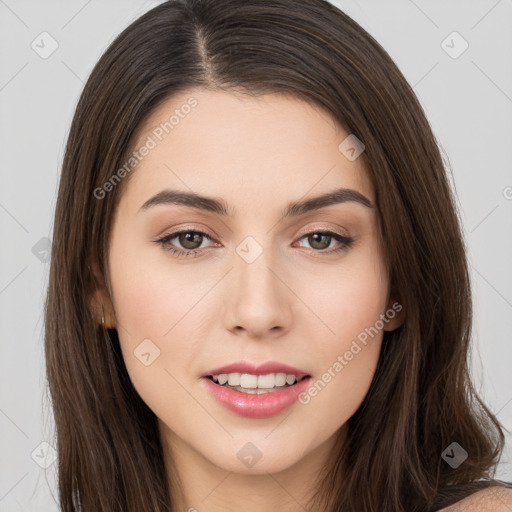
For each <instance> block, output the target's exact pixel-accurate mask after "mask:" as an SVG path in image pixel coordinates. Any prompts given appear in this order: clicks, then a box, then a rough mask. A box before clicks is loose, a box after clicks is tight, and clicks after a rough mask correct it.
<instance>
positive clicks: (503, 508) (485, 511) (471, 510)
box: [439, 486, 512, 512]
mask: <svg viewBox="0 0 512 512" xmlns="http://www.w3.org/2000/svg"><path fill="white" fill-rule="evenodd" d="M511 510H512V489H510V488H506V487H500V486H493V487H489V488H487V489H483V490H481V491H478V492H475V493H473V494H470V495H469V496H467V497H466V498H464V499H463V500H461V501H458V502H457V503H454V504H453V505H451V506H449V507H447V508H443V509H442V510H440V511H439V512H510V511H511Z"/></svg>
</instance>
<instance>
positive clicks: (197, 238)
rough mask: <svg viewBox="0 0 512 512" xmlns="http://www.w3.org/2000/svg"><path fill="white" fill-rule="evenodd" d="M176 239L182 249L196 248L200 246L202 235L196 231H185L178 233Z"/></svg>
mask: <svg viewBox="0 0 512 512" xmlns="http://www.w3.org/2000/svg"><path fill="white" fill-rule="evenodd" d="M177 238H178V241H179V243H180V244H181V246H182V247H183V248H184V249H190V250H193V249H198V248H199V247H201V243H202V241H203V235H202V234H201V233H198V232H197V231H185V232H183V233H180V234H179V235H178V237H177Z"/></svg>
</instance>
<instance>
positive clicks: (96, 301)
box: [89, 260, 116, 329]
mask: <svg viewBox="0 0 512 512" xmlns="http://www.w3.org/2000/svg"><path fill="white" fill-rule="evenodd" d="M89 269H90V271H91V277H92V281H93V283H94V289H93V291H92V293H91V297H90V302H89V304H90V310H91V314H92V316H93V318H94V319H95V321H96V323H97V324H98V325H101V326H102V327H104V328H105V329H115V328H116V323H115V314H114V307H113V305H112V301H111V299H110V294H109V293H108V290H107V288H106V286H105V280H104V278H103V276H102V274H101V271H100V268H99V265H98V262H97V261H96V260H94V261H93V262H92V266H90V267H89Z"/></svg>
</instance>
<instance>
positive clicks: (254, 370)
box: [201, 361, 308, 380]
mask: <svg viewBox="0 0 512 512" xmlns="http://www.w3.org/2000/svg"><path fill="white" fill-rule="evenodd" d="M221 373H251V374H253V375H266V374H267V373H286V374H293V375H295V376H296V377H297V380H300V379H301V378H302V377H305V376H306V375H308V373H307V372H304V371H302V370H299V369H298V368H294V367H293V366H289V365H287V364H283V363H279V362H277V361H268V362H266V363H263V364H260V365H255V364H254V363H249V362H248V361H239V362H238V363H232V364H228V365H226V366H221V367H219V368H214V369H213V370H210V371H209V372H206V373H203V375H201V377H211V376H212V375H220V374H221Z"/></svg>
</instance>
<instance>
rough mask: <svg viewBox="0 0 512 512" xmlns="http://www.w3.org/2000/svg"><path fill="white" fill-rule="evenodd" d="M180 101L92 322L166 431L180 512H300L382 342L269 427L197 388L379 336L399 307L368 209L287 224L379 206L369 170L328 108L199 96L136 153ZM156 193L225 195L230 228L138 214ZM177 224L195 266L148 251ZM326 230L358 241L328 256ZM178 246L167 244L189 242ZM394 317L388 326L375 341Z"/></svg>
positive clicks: (135, 179) (325, 360)
mask: <svg viewBox="0 0 512 512" xmlns="http://www.w3.org/2000/svg"><path fill="white" fill-rule="evenodd" d="M190 97H194V98H196V99H197V101H198V104H197V106H196V107H195V108H194V109H192V112H191V113H190V114H189V115H188V116H184V118H183V119H181V120H180V122H179V124H178V125H177V126H175V128H174V129H173V131H172V132H170V133H169V134H167V135H166V136H165V137H164V138H163V139H162V141H161V142H159V143H158V145H157V146H156V147H155V148H154V149H152V150H151V151H150V153H149V154H148V155H147V156H146V157H145V158H144V159H143V160H142V161H141V162H140V163H139V164H138V166H137V168H136V169H135V170H134V171H133V174H132V175H131V176H130V178H129V181H128V182H127V183H126V184H125V185H126V187H125V188H124V189H123V193H122V196H121V199H120V203H119V208H118V209H117V211H116V215H115V219H114V225H113V231H112V238H111V245H110V252H109V261H108V264H109V270H110V278H111V291H112V295H109V294H108V293H107V291H106V289H105V288H104V287H102V288H100V289H98V290H97V293H96V295H95V310H96V311H101V306H103V308H104V310H105V318H106V322H105V323H106V326H109V327H115V328H117V329H118V332H119V338H120V343H121V349H122V352H123V356H124V360H125V363H126V367H127V370H128V372H129V375H130V378H131V379H132V382H133V384H134V386H135V388H136V390H137V391H138V393H139V394H140V396H141V397H142V399H143V400H144V401H145V402H146V404H147V405H148V406H149V407H150V408H151V409H152V410H153V411H154V412H155V414H156V415H157V417H158V418H159V429H160V434H161V438H162V441H163V445H164V457H165V459H166V464H167V467H169V464H170V461H171V460H172V464H173V466H174V467H175V468H176V470H177V472H178V474H179V477H180V479H181V482H182V489H183V495H182V497H181V498H179V497H177V498H179V500H180V501H179V507H177V508H176V510H189V509H190V510H197V511H209V512H216V511H226V510H233V511H234V510H244V511H247V512H251V511H261V510H269V511H274V510H275V511H280V512H283V511H284V512H286V511H296V510H299V509H300V510H302V509H301V506H305V504H306V500H307V498H308V496H309V495H310V493H311V492H312V491H313V488H314V479H315V476H316V475H317V474H318V473H319V471H320V470H321V468H322V467H324V466H325V464H326V462H327V460H328V459H329V457H330V455H331V451H332V447H333V445H334V441H335V439H336V436H337V435H343V434H344V431H345V429H344V425H345V423H346V421H347V420H348V419H349V418H350V417H351V416H352V415H353V414H354V412H355V411H356V410H357V408H358V407H359V405H360V404H361V402H362V401H363V399H364V397H365V395H366V394H367V392H368V389H369V386H370V383H371V380H372V377H373V373H374V370H375V368H376V365H377V361H378V357H379V351H380V347H381V341H382V335H383V332H382V331H379V334H378V335H376V336H374V337H373V338H372V339H371V341H370V342H369V343H368V344H367V345H366V346H364V348H363V349H362V350H361V351H360V352H359V353H358V354H357V355H355V356H354V357H353V359H352V360H351V361H349V362H348V364H347V365H346V366H344V368H343V370H342V371H340V372H338V373H337V374H336V376H335V377H334V378H332V379H331V381H330V382H329V383H328V384H327V385H326V386H325V387H324V388H323V389H322V390H321V392H319V393H318V395H317V396H315V397H314V398H312V399H311V401H310V402H309V403H308V404H301V403H298V402H296V403H294V404H293V405H292V406H291V407H290V408H288V409H286V410H285V411H284V412H282V413H280V414H278V415H276V416H273V417H271V418H267V419H250V418H244V417H240V416H237V415H236V414H234V413H232V412H230V411H228V410H226V409H224V408H223V407H222V406H221V405H219V404H218V403H217V402H216V401H215V400H214V399H213V397H212V396H211V395H210V394H209V392H208V391H207V389H206V387H205V386H204V382H203V381H202V380H201V375H202V374H203V373H204V372H207V371H208V370H210V369H213V368H215V367H218V366H221V365H225V364H228V363H232V362H236V361H240V360H248V361H252V362H254V363H257V364H258V363H262V362H265V361H269V360H273V361H280V362H284V363H286V364H289V365H292V366H295V367H297V368H299V369H302V370H304V371H305V372H307V373H308V374H310V375H311V376H312V377H313V380H316V379H319V378H321V376H322V374H324V373H325V372H326V371H327V370H328V368H329V367H331V368H332V366H333V364H334V363H335V362H336V360H337V357H338V356H339V355H343V354H344V353H345V352H346V351H347V350H349V348H350V346H351V343H352V341H353V340H354V339H356V337H357V336H358V334H360V333H361V332H362V331H364V330H365V328H369V327H370V326H373V325H374V324H375V322H376V321H377V320H378V319H379V318H380V317H381V315H382V314H384V313H385V312H386V310H388V309H389V308H390V307H391V304H393V303H394V302H395V299H394V298H392V297H389V284H390V283H389V281H388V272H387V269H386V267H385V263H384V254H383V251H382V247H381V243H380V234H379V228H378V212H377V210H376V208H367V207H365V206H363V205H361V204H358V203H356V202H345V203H341V204H335V205H330V206H327V207H324V208H322V209H320V210H317V211H313V212H309V213H307V214H305V215H302V216H298V217H295V218H288V219H281V212H282V210H283V209H284V208H285V207H286V205H287V204H288V203H289V202H291V201H297V200H301V199H305V198H310V197H313V196H316V195H319V194H322V193H326V192H330V191H332V190H334V189H337V188H339V187H346V188H350V189H354V190H356V191H358V192H360V193H361V194H363V195H364V196H366V197H367V198H368V199H369V200H370V201H371V202H372V204H375V192H374V190H373V187H372V184H371V182H370V180H369V178H368V176H367V174H366V171H365V169H364V167H363V164H362V159H361V158H357V159H356V160H354V161H350V160H349V159H347V158H346V157H345V155H344V154H342V153H341V152H340V150H339V149H338V145H339V144H340V143H341V142H342V141H343V140H344V139H345V137H347V135H348V133H347V132H346V131H345V130H344V129H343V128H342V127H341V126H340V125H339V124H337V123H336V122H335V120H334V119H333V118H332V117H331V116H330V115H329V114H328V113H327V112H326V111H324V110H322V109H319V108H318V107H316V106H313V105H311V104H308V103H305V102H303V101H301V100H298V99H294V98H292V97H289V96H283V95H277V94H269V95H265V96H262V97H259V98H252V97H249V96H244V95H242V94H235V93H233V92H229V93H227V92H213V91H207V90H203V89H191V90H189V91H186V92H184V93H182V94H180V95H178V96H175V97H173V98H171V99H169V100H168V101H166V102H165V103H163V104H162V105H160V106H159V108H158V109H157V110H155V111H154V112H153V113H152V115H151V116H150V118H148V120H147V121H146V123H145V124H144V125H143V126H141V127H140V130H139V131H138V140H137V142H136V144H135V146H136V147H139V146H141V145H142V144H143V143H144V141H146V139H147V137H148V135H151V133H152V130H154V128H155V127H156V126H158V125H159V124H160V123H161V122H163V121H165V120H166V119H168V118H169V115H170V113H172V112H173V111H174V110H175V109H177V108H180V106H181V105H183V104H185V103H186V102H187V100H188V99H189V98H190ZM166 188H172V189H179V190H183V191H194V192H196V193H198V194H203V195H207V196H214V197H217V198H222V199H223V200H224V201H225V202H226V203H227V204H228V205H229V207H230V208H232V209H234V211H235V212H236V215H235V216H233V217H232V218H231V217H225V218H224V217H222V216H220V215H218V214H214V213H207V212H203V211H199V210H195V209H193V208H191V207H187V206H183V205H175V204H168V205H158V206H154V207H152V208H148V209H147V210H143V211H140V208H141V206H142V205H143V203H144V202H145V201H147V200H148V199H149V198H150V197H152V196H153V195H155V194H156V193H158V192H160V191H162V190H164V189H166ZM181 228H190V231H197V230H200V231H204V232H206V233H207V234H208V236H209V237H211V239H208V238H207V237H204V238H203V239H202V243H201V240H199V241H198V242H197V244H196V245H195V247H197V246H199V244H200V243H201V246H200V247H201V248H200V249H199V250H200V251H202V252H201V253H200V254H199V255H198V256H196V257H188V258H179V257H177V256H175V255H173V254H171V253H170V252H169V251H167V250H165V248H163V247H162V246H161V245H159V244H158V243H155V240H157V239H159V238H162V237H163V236H165V235H167V234H170V233H172V232H173V231H177V230H179V229H181ZM325 230H329V231H334V232H335V233H336V232H337V233H339V234H342V235H344V236H350V237H353V239H354V242H353V245H352V246H351V247H350V248H347V249H346V250H341V251H339V252H337V253H334V252H331V253H330V254H328V251H332V250H333V249H336V248H338V247H340V243H339V242H337V241H336V240H335V239H334V238H332V239H331V240H332V241H331V242H330V244H329V239H326V240H323V241H322V243H324V245H323V246H322V247H327V249H322V248H318V247H320V243H319V242H318V241H317V244H316V245H314V243H315V242H314V240H313V241H312V240H311V237H310V238H309V239H308V236H305V234H309V233H311V232H315V231H316V232H318V231H325ZM247 236H251V237H253V238H254V239H255V240H256V241H257V242H258V243H259V245H260V246H261V249H262V251H263V252H262V253H261V255H260V256H259V257H258V258H257V259H256V260H255V261H253V262H252V263H248V262H247V261H245V260H244V259H243V258H242V257H241V256H240V255H239V254H238V253H237V252H236V248H237V247H238V246H239V244H240V243H241V242H242V241H243V240H244V239H245V238H246V237H247ZM181 242H182V243H180V239H179V237H176V238H174V239H173V240H172V242H169V243H168V245H174V247H176V248H181V249H183V250H185V248H186V247H192V244H191V243H190V244H189V245H188V246H186V245H184V244H183V239H182V240H181ZM322 250H323V252H322ZM96 268H97V266H96ZM98 321H99V322H101V313H99V316H98ZM402 321H403V318H402V315H401V314H398V315H396V316H395V318H394V319H393V320H391V321H390V322H389V323H387V324H386V326H385V327H384V329H385V330H393V329H396V328H397V327H398V326H399V325H400V324H401V322H402ZM144 339H150V340H151V342H152V343H154V345H156V346H157V347H158V348H159V350H160V355H159V357H157V358H156V359H155V360H154V362H152V363H151V364H150V365H149V366H145V365H144V364H142V363H141V361H140V360H139V359H138V358H137V357H136V356H135V355H134V350H136V348H137V347H138V346H139V344H140V343H141V342H142V340H144ZM247 442H251V443H253V444H254V445H255V446H256V447H257V448H258V450H259V451H260V452H261V454H262V457H261V459H260V460H259V461H258V462H257V463H256V464H255V465H254V466H253V467H252V468H248V467H246V466H245V465H244V464H243V463H242V462H241V461H240V460H239V458H238V457H237V452H238V451H239V450H240V449H241V448H242V447H243V446H244V445H245V444H246V443H247ZM299 504H300V505H299Z"/></svg>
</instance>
